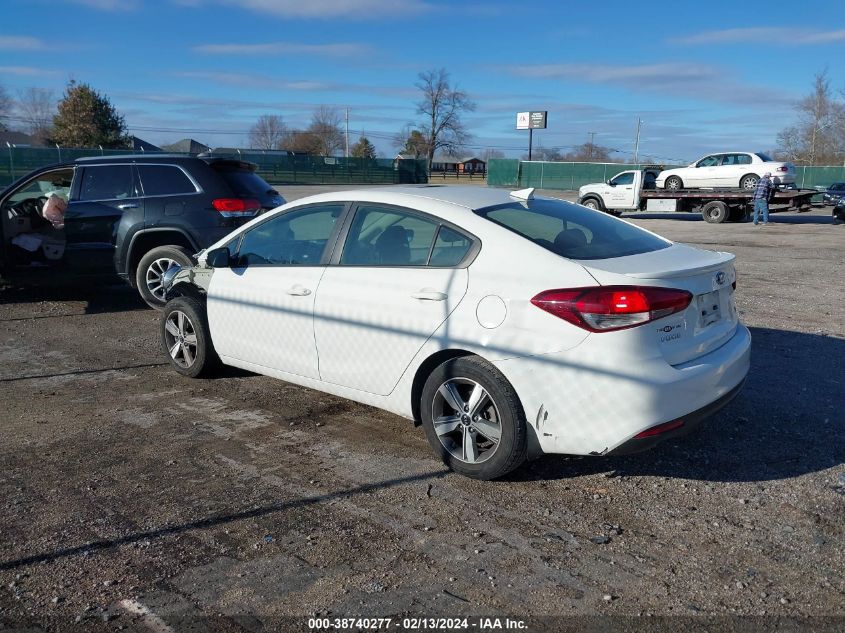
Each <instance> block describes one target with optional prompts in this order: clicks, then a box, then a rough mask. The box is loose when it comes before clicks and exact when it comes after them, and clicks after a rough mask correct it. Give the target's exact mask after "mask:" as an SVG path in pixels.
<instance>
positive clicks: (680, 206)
mask: <svg viewBox="0 0 845 633" xmlns="http://www.w3.org/2000/svg"><path fill="white" fill-rule="evenodd" d="M656 175H657V172H656V171H654V170H648V169H644V170H631V171H623V172H621V173H619V174H616V176H614V177H613V178H611V179H610V180H608V181H607V182H603V183H594V184H589V185H584V186H583V187H581V188H580V189H579V190H578V204H581V205H583V206H585V207H589V208H591V209H598V210H599V211H606V212H608V213H612V214H614V215H619V214H621V213H622V212H623V211H648V212H652V213H665V212H671V211H686V212H690V211H692V212H700V213H701V216H702V217H703V218H704V220H705V222H710V223H711V224H721V223H722V222H728V221H730V222H744V221H745V220H747V218H748V215H749V214H750V213H751V211H752V210H753V208H754V205H753V201H752V200H753V197H754V192H753V191H752V190H747V189H657V188H655V186H654V178H655V176H656ZM815 195H818V191H816V190H814V189H786V188H777V189H775V190H774V192H773V194H772V196H771V198H770V199H769V208H770V210H771V211H772V212H778V211H799V212H801V211H808V210H809V209H810V206H811V205H810V198H812V197H813V196H815Z"/></svg>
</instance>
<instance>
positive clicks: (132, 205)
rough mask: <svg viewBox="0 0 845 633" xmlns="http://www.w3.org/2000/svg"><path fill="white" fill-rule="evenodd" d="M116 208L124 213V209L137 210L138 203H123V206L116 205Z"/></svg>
mask: <svg viewBox="0 0 845 633" xmlns="http://www.w3.org/2000/svg"><path fill="white" fill-rule="evenodd" d="M117 208H118V209H120V210H121V211H126V209H137V208H138V203H137V202H124V203H123V204H119V205H117Z"/></svg>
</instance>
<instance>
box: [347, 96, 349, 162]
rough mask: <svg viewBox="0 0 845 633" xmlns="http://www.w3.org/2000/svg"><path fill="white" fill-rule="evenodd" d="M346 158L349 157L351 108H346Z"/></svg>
mask: <svg viewBox="0 0 845 633" xmlns="http://www.w3.org/2000/svg"><path fill="white" fill-rule="evenodd" d="M346 158H349V108H346Z"/></svg>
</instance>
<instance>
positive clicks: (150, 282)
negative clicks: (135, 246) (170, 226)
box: [135, 246, 193, 310]
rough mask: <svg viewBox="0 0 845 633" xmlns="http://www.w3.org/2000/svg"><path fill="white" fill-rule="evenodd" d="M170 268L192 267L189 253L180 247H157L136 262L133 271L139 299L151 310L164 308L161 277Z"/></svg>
mask: <svg viewBox="0 0 845 633" xmlns="http://www.w3.org/2000/svg"><path fill="white" fill-rule="evenodd" d="M171 266H181V267H182V268H185V267H186V266H193V260H192V259H191V252H190V251H189V250H188V249H187V248H184V247H182V246H157V247H156V248H154V249H152V250H150V251H149V252H148V253H147V254H146V255H144V256H143V257H142V258H141V261H139V262H138V269H137V270H136V271H135V284H136V286H137V287H138V293H139V294H140V295H141V298H142V299H143V300H144V301H146V302H147V305H149V306H150V307H151V308H155V309H156V310H161V309H162V308H163V307H164V304H165V299H164V287H163V286H162V285H161V277H162V275H163V274H164V272H165V271H166V270H167V269H168V268H170V267H171Z"/></svg>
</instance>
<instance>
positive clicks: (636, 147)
mask: <svg viewBox="0 0 845 633" xmlns="http://www.w3.org/2000/svg"><path fill="white" fill-rule="evenodd" d="M642 124H643V120H642V119H641V118H640V117H637V141H636V143H634V164H635V165H639V157H640V126H641V125H642Z"/></svg>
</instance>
